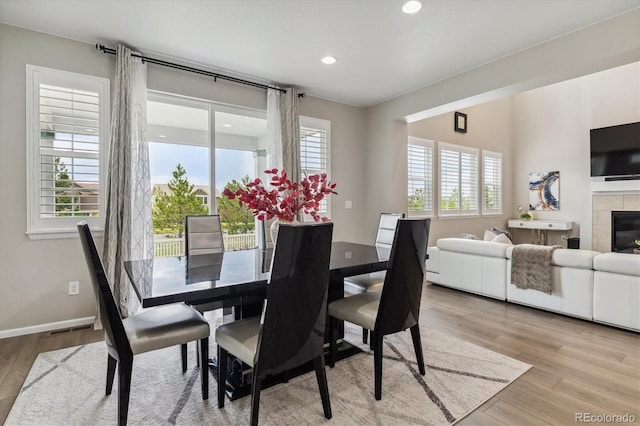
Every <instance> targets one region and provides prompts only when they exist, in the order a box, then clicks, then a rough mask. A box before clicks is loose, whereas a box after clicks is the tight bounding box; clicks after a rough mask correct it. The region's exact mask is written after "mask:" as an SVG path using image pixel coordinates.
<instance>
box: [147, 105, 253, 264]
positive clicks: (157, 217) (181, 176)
mask: <svg viewBox="0 0 640 426" xmlns="http://www.w3.org/2000/svg"><path fill="white" fill-rule="evenodd" d="M264 116H265V114H264V112H262V111H250V110H244V109H239V108H231V107H227V106H221V105H217V104H213V103H210V102H204V101H199V100H193V99H185V98H183V97H178V96H170V95H165V94H157V93H149V102H148V115H147V119H148V134H147V137H148V140H149V160H150V169H151V170H150V174H151V184H152V188H153V200H152V203H153V205H152V211H153V225H154V247H155V250H154V252H155V256H156V257H160V256H180V255H183V254H184V236H183V231H184V216H185V215H187V214H213V213H218V214H220V216H221V220H222V227H223V233H224V244H225V250H227V251H229V250H241V249H247V248H253V247H255V246H256V245H257V238H256V235H255V229H256V226H255V220H254V218H253V215H252V214H251V212H249V211H248V210H247V209H246V208H240V207H239V206H238V204H237V201H229V200H226V199H225V198H224V197H221V194H222V191H224V189H225V187H229V188H232V189H237V188H238V187H240V186H243V185H246V183H247V182H248V180H249V179H253V178H254V177H255V176H256V175H257V170H259V167H264V166H263V164H262V160H261V155H260V153H261V152H264V146H265V135H266V119H265V117H264Z"/></svg>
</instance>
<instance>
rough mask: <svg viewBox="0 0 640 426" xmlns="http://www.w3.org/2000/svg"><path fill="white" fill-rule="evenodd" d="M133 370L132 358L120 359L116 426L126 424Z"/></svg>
mask: <svg viewBox="0 0 640 426" xmlns="http://www.w3.org/2000/svg"><path fill="white" fill-rule="evenodd" d="M132 370H133V357H131V358H123V357H121V358H120V362H119V363H118V425H119V426H124V425H126V424H127V415H128V414H129V394H130V392H131V372H132Z"/></svg>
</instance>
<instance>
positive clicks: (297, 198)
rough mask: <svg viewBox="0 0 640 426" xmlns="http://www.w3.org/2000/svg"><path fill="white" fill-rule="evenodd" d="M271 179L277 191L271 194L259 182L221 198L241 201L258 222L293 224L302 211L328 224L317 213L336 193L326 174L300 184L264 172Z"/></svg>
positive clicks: (276, 173)
mask: <svg viewBox="0 0 640 426" xmlns="http://www.w3.org/2000/svg"><path fill="white" fill-rule="evenodd" d="M264 172H265V173H266V174H268V175H273V176H272V177H271V186H274V187H275V189H272V190H271V191H269V190H268V189H267V188H265V187H264V185H263V183H262V180H261V179H260V178H256V179H254V180H253V181H252V182H249V183H248V184H247V189H242V188H240V189H238V190H236V191H235V192H233V191H230V190H229V188H225V190H224V192H223V193H222V195H224V196H225V197H227V198H228V199H230V200H233V199H235V198H238V202H239V203H240V205H241V206H242V205H244V204H246V205H247V207H248V208H250V209H251V210H253V214H254V216H256V218H257V219H258V220H265V219H273V218H274V217H275V218H277V219H279V220H282V221H287V222H292V221H293V220H295V219H296V218H297V216H298V213H300V211H303V212H304V213H306V214H308V215H310V216H311V217H313V219H314V220H315V221H316V222H319V221H322V222H328V221H329V218H328V217H320V215H319V214H318V209H319V208H320V201H321V200H322V199H323V198H324V197H325V196H326V195H331V194H336V195H337V194H338V193H337V192H335V191H334V189H335V187H336V184H335V183H331V182H329V181H328V180H327V174H326V173H322V174H319V175H311V176H308V177H305V178H304V179H302V181H301V182H300V183H298V182H291V181H290V180H289V179H288V178H287V172H286V171H284V170H282V172H279V171H278V169H271V170H265V171H264Z"/></svg>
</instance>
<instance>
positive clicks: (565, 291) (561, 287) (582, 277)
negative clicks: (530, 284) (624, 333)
mask: <svg viewBox="0 0 640 426" xmlns="http://www.w3.org/2000/svg"><path fill="white" fill-rule="evenodd" d="M512 254H513V246H511V247H509V248H508V249H507V258H508V259H509V261H508V262H507V282H508V284H507V301H509V302H513V303H520V304H522V305H528V306H533V307H535V308H541V309H545V310H548V311H553V312H559V313H561V314H566V315H571V316H575V317H579V318H584V319H588V320H592V319H593V258H594V257H596V256H597V255H598V254H600V253H599V252H597V251H590V250H568V249H556V250H554V251H553V255H552V257H551V294H546V293H543V292H541V291H536V290H530V289H522V288H518V287H516V285H515V284H513V283H512V282H511V279H510V278H511V259H512Z"/></svg>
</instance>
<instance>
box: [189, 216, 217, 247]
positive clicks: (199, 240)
mask: <svg viewBox="0 0 640 426" xmlns="http://www.w3.org/2000/svg"><path fill="white" fill-rule="evenodd" d="M184 243H185V254H186V255H187V256H192V255H200V254H213V253H222V252H224V240H223V238H222V224H221V223H220V216H219V215H217V214H212V215H202V216H192V215H187V216H186V217H185V222H184Z"/></svg>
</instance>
